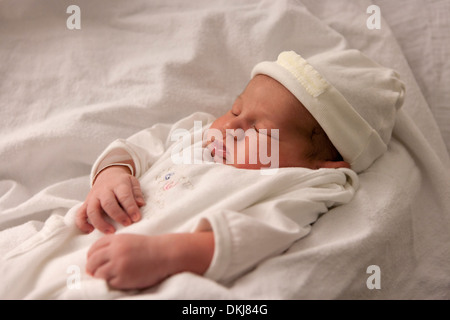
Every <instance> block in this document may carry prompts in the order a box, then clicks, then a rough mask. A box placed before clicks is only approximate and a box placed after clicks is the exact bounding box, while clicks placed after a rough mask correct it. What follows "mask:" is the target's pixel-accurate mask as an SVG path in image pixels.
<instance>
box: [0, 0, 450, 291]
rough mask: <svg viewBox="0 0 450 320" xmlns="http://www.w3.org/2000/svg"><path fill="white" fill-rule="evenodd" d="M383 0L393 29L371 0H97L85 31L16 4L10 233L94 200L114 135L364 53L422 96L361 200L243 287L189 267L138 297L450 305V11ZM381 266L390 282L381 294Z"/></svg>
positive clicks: (5, 66) (7, 200)
mask: <svg viewBox="0 0 450 320" xmlns="http://www.w3.org/2000/svg"><path fill="white" fill-rule="evenodd" d="M376 3H378V4H379V6H380V9H381V18H382V21H381V29H380V30H376V29H375V30H369V29H368V28H367V26H366V21H367V18H368V17H369V14H367V13H366V9H367V7H368V6H369V5H371V2H370V1H363V0H361V1H350V0H348V1H331V0H330V1H315V0H304V1H293V0H292V1H288V0H285V1H283V0H280V1H269V0H267V1H264V0H248V1H237V0H236V1H230V0H227V1H206V0H205V1H200V0H198V1H170V2H168V1H152V2H150V3H149V2H148V1H143V0H134V1H106V0H104V1H103V0H98V1H87V0H86V1H78V2H77V5H78V6H79V7H80V9H81V30H69V29H68V28H67V27H66V20H67V19H68V17H69V16H70V14H67V13H66V9H67V7H68V6H69V4H72V3H69V2H65V1H56V0H54V1H45V2H43V1H32V0H23V1H20V2H18V1H13V0H4V1H1V2H0V43H1V45H0V61H2V63H1V64H0V230H4V229H6V228H9V227H12V226H15V225H19V224H22V223H24V222H26V221H30V220H32V221H34V222H33V223H32V225H31V226H30V229H33V228H34V229H39V227H40V221H43V220H44V219H45V218H47V217H48V216H49V215H50V214H51V213H55V212H57V213H60V214H63V213H64V212H65V211H67V209H68V208H70V207H72V206H73V205H75V204H77V203H79V202H80V201H82V200H83V199H84V197H85V195H86V193H87V191H88V188H89V171H90V168H91V166H92V164H93V162H94V160H95V159H96V157H97V156H98V155H99V154H100V152H101V151H102V150H103V149H104V148H105V147H106V146H107V145H108V144H109V143H110V142H111V141H113V140H114V139H116V138H126V137H128V136H130V135H132V134H133V133H135V132H137V131H139V130H141V129H143V128H146V127H149V126H151V125H152V124H155V123H159V122H168V123H172V122H174V121H176V120H179V119H180V118H182V117H184V116H186V115H188V114H190V113H192V112H194V111H207V112H210V113H213V114H215V115H219V114H221V113H222V112H223V111H224V110H226V109H227V108H228V107H229V106H230V105H231V103H232V101H233V100H234V99H235V97H236V96H237V95H238V94H239V93H240V92H241V91H242V90H243V88H244V86H245V84H246V83H247V81H248V79H249V75H250V71H251V69H252V67H253V66H254V65H255V64H256V63H257V62H259V61H263V60H274V59H275V58H276V56H277V55H278V53H279V52H281V51H284V50H295V51H297V52H299V53H301V54H302V55H303V56H305V57H308V56H310V55H312V54H314V53H317V52H321V51H323V50H328V49H337V48H341V47H350V48H356V49H360V50H361V51H363V52H364V53H366V54H367V55H368V56H370V57H372V58H373V59H374V60H376V61H377V62H379V63H380V64H383V65H385V66H387V67H391V68H394V69H396V70H397V71H398V72H399V73H400V74H401V76H402V78H403V79H404V80H405V82H406V88H407V94H406V99H405V105H404V107H403V111H402V114H403V115H402V116H401V117H399V121H398V123H397V127H396V129H395V130H394V139H393V141H392V143H391V145H390V146H389V150H388V152H387V154H386V155H385V156H383V157H382V158H380V159H379V161H377V162H376V163H375V164H374V165H373V166H372V167H371V168H369V169H368V170H367V171H365V172H364V173H362V174H361V175H360V182H361V188H360V190H359V191H358V193H357V194H356V196H355V199H354V201H353V202H352V203H351V204H349V205H346V206H343V207H339V208H336V209H333V210H332V211H330V212H329V214H326V215H324V216H323V217H321V218H320V219H319V220H318V221H317V223H316V224H315V225H314V227H313V230H312V232H311V234H310V235H309V236H308V237H306V238H304V239H303V240H302V241H299V242H298V243H296V244H295V245H294V246H293V247H292V248H291V249H290V250H289V251H288V252H287V253H285V254H284V255H282V256H280V257H278V258H274V259H270V260H267V261H266V262H264V263H262V264H261V265H260V266H259V267H258V268H256V269H255V270H253V271H252V272H250V273H248V274H247V275H245V276H243V277H242V278H240V279H238V280H237V281H236V282H235V283H233V284H231V285H230V286H221V285H218V284H217V283H215V282H212V281H210V280H208V279H205V278H201V277H195V276H193V275H190V274H180V275H178V276H175V277H173V278H170V279H168V280H167V281H165V282H164V283H163V284H161V285H160V286H158V287H155V288H152V289H149V290H148V291H145V292H143V293H140V294H138V295H132V296H131V298H147V299H154V298H156V299H158V298H163V299H164V298H218V299H219V298H306V299H312V298H325V299H338V298H357V299H382V298H384V299H385V298H449V290H448V288H449V287H450V276H449V269H448V265H450V261H449V259H450V254H449V252H450V246H449V243H450V239H449V232H448V230H450V222H449V215H450V204H449V203H450V200H449V194H450V192H449V181H450V178H449V170H448V168H449V160H448V152H447V149H446V147H445V143H444V141H446V142H447V147H448V141H449V137H448V131H446V130H447V129H448V127H446V124H447V123H448V121H447V120H446V119H448V109H449V108H448V89H446V87H445V85H446V80H445V79H446V78H448V70H449V68H448V62H447V60H446V59H445V57H447V56H448V48H449V44H448V33H447V30H448V28H445V26H446V23H448V19H447V18H448V2H446V1H419V0H417V1H376ZM411 13H414V15H413V16H411V15H410V14H411ZM415 17H417V18H415ZM419 26H420V28H419ZM411 39H413V40H414V41H412V40H411ZM426 44H428V45H426ZM434 116H435V117H436V118H435V117H434ZM438 124H439V125H438ZM442 133H443V134H444V137H445V140H444V139H443V138H442ZM2 234H3V235H6V234H7V233H3V232H2ZM8 236H11V237H13V236H16V237H21V235H13V234H11V233H8ZM370 265H378V266H379V267H380V270H381V289H378V290H375V289H374V290H370V289H368V287H367V286H366V280H367V279H368V277H369V276H370V275H369V274H367V272H366V270H367V267H368V266H370ZM30 271H32V270H30Z"/></svg>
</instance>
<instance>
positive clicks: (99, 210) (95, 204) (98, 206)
mask: <svg viewBox="0 0 450 320" xmlns="http://www.w3.org/2000/svg"><path fill="white" fill-rule="evenodd" d="M101 202H102V200H99V199H96V200H95V201H90V202H89V203H88V205H87V210H86V212H87V216H88V217H89V220H90V222H91V224H92V225H93V226H94V227H95V228H97V229H98V230H100V231H101V232H103V233H114V232H115V231H116V229H115V228H114V226H113V225H111V224H110V223H108V222H107V221H106V220H105V215H104V213H103V210H105V211H106V208H109V207H111V206H114V204H112V200H109V201H108V200H107V202H106V205H104V203H101ZM110 203H111V204H110ZM117 206H118V205H117Z"/></svg>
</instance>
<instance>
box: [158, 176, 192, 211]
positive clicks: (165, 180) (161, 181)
mask: <svg viewBox="0 0 450 320" xmlns="http://www.w3.org/2000/svg"><path fill="white" fill-rule="evenodd" d="M155 180H156V182H157V184H158V189H157V193H156V203H157V204H158V205H159V206H160V207H161V208H162V207H164V198H165V193H166V192H168V191H169V190H170V189H173V188H174V187H176V186H178V187H179V188H183V189H192V188H193V186H192V183H191V181H190V180H189V179H188V178H187V177H185V176H183V175H181V174H180V173H178V172H175V171H174V170H173V168H168V169H166V170H164V171H163V172H162V173H161V174H159V175H158V176H157V177H156V178H155Z"/></svg>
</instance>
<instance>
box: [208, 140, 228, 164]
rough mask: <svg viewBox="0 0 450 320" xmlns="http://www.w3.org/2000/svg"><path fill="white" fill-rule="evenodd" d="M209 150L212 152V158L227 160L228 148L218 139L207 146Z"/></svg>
mask: <svg viewBox="0 0 450 320" xmlns="http://www.w3.org/2000/svg"><path fill="white" fill-rule="evenodd" d="M207 147H208V149H209V150H210V151H211V157H213V158H216V157H218V158H219V159H224V160H226V158H227V148H226V147H225V145H224V144H223V142H222V141H220V140H217V139H212V140H211V141H209V143H208V145H207Z"/></svg>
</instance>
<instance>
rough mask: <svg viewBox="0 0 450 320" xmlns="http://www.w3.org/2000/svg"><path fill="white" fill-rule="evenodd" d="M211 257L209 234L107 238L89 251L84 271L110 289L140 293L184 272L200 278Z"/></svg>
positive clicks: (211, 241) (108, 236) (212, 248)
mask: <svg viewBox="0 0 450 320" xmlns="http://www.w3.org/2000/svg"><path fill="white" fill-rule="evenodd" d="M213 253H214V235H213V233H212V232H211V231H205V232H194V233H173V234H163V235H156V236H145V235H135V234H115V235H107V236H105V237H102V238H101V239H99V240H98V241H97V242H96V243H94V244H93V245H92V247H91V248H90V250H89V252H88V258H87V264H86V270H87V272H88V273H89V274H91V275H92V276H94V277H97V278H102V279H104V280H106V282H107V283H108V284H109V285H110V286H111V287H113V288H117V289H142V288H146V287H149V286H152V285H155V284H158V283H159V282H161V281H162V280H164V279H165V278H167V277H169V276H171V275H174V274H177V273H180V272H184V271H188V272H192V273H195V274H199V275H203V274H204V273H205V272H206V270H207V269H208V267H209V265H210V263H211V260H212V257H213Z"/></svg>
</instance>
